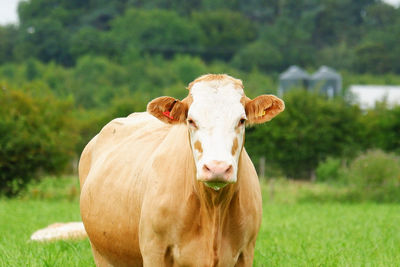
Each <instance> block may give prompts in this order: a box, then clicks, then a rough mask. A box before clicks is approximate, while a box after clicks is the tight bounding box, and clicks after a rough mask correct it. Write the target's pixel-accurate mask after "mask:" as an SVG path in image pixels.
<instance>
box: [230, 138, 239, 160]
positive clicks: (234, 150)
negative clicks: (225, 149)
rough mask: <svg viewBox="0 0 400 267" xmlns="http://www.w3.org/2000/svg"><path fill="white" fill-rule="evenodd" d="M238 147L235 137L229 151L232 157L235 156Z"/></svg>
mask: <svg viewBox="0 0 400 267" xmlns="http://www.w3.org/2000/svg"><path fill="white" fill-rule="evenodd" d="M238 147H239V141H238V139H237V137H235V139H233V145H232V150H231V154H232V156H234V155H235V154H236V151H237V149H238Z"/></svg>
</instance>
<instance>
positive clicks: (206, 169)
mask: <svg viewBox="0 0 400 267" xmlns="http://www.w3.org/2000/svg"><path fill="white" fill-rule="evenodd" d="M232 174H233V167H232V165H231V164H227V163H226V162H223V161H217V160H213V161H210V162H208V163H206V164H204V166H203V175H204V178H205V180H207V181H212V180H218V181H221V182H229V180H230V179H231V177H232Z"/></svg>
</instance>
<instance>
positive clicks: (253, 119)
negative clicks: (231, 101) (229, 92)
mask: <svg viewBox="0 0 400 267" xmlns="http://www.w3.org/2000/svg"><path fill="white" fill-rule="evenodd" d="M284 109H285V103H284V102H283V101H282V100H281V99H279V98H278V97H276V96H273V95H260V96H257V97H256V98H254V99H253V100H250V99H248V101H246V102H245V110H246V116H247V121H248V122H249V124H259V123H264V122H267V121H270V120H271V119H272V118H273V117H275V116H276V115H278V114H279V113H281V112H282V111H283V110H284Z"/></svg>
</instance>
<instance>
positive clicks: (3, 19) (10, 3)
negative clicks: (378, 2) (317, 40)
mask: <svg viewBox="0 0 400 267" xmlns="http://www.w3.org/2000/svg"><path fill="white" fill-rule="evenodd" d="M20 1H21V0H0V25H5V24H9V23H13V24H15V23H18V15H17V6H18V2H20ZM22 1H23V0H22ZM33 1H34V0H33ZM383 1H384V2H386V3H388V4H392V5H395V6H399V5H400V0H383Z"/></svg>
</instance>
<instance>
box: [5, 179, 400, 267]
mask: <svg viewBox="0 0 400 267" xmlns="http://www.w3.org/2000/svg"><path fill="white" fill-rule="evenodd" d="M66 181H67V182H66ZM45 183H46V186H40V187H38V188H35V187H31V188H30V189H29V192H27V193H26V195H25V197H24V196H23V197H20V198H18V199H12V200H9V199H0V266H93V265H94V263H93V260H92V256H91V251H90V245H89V242H88V241H87V240H84V241H68V242H66V241H59V242H53V243H44V244H43V243H35V242H29V241H28V240H29V236H30V235H31V234H32V233H33V232H34V231H35V230H37V229H39V228H42V227H45V226H47V225H48V224H51V223H54V222H68V221H78V220H80V218H79V204H78V199H77V197H74V195H75V194H74V193H71V192H74V190H72V189H71V186H65V185H66V184H68V183H69V182H68V180H65V179H64V180H63V181H62V183H61V185H62V186H63V187H66V188H68V190H67V191H66V193H65V194H64V195H65V198H64V199H63V198H59V197H56V196H55V192H58V193H57V195H58V196H59V195H60V194H61V195H62V192H61V191H60V189H59V188H58V189H57V185H55V186H54V185H52V186H49V181H45ZM50 184H51V182H50ZM74 186H75V185H74ZM290 186H293V185H290ZM290 186H288V187H287V188H286V189H287V192H291V189H290V188H289V187H290ZM43 188H45V190H46V192H47V193H46V194H44V193H43V192H42V191H41V190H43ZM54 188H56V189H54ZM284 189H285V187H281V186H280V187H279V189H278V188H277V190H279V192H276V193H275V198H274V201H272V200H270V199H269V197H270V192H269V191H268V190H269V189H268V188H267V187H266V186H264V193H265V194H264V195H265V197H264V205H263V208H264V211H263V224H262V227H261V231H260V234H259V238H258V241H257V246H256V251H255V262H254V266H400V205H393V204H373V203H362V204H354V203H353V204H341V203H338V202H326V203H324V204H322V203H311V202H304V201H303V202H299V201H293V197H292V198H291V199H292V200H291V201H288V202H285V201H283V199H284V198H283V196H284V191H283V190H284ZM32 192H33V193H32ZM68 192H69V193H68ZM26 196H28V197H26ZM67 199H69V200H67ZM288 199H290V196H288Z"/></svg>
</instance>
